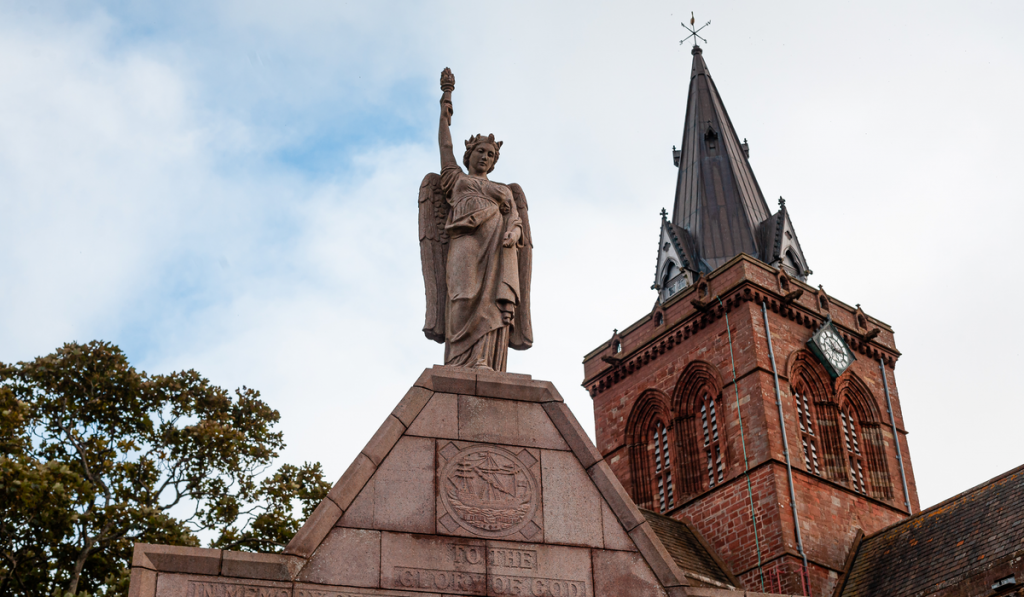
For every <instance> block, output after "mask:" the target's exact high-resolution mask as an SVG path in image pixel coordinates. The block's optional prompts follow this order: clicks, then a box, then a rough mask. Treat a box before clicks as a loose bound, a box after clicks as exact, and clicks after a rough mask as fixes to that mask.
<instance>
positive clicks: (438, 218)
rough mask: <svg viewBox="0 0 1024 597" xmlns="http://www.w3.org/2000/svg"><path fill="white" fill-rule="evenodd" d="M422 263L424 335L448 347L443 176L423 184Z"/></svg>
mask: <svg viewBox="0 0 1024 597" xmlns="http://www.w3.org/2000/svg"><path fill="white" fill-rule="evenodd" d="M419 205H420V262H421V263H422V265H423V286H424V289H425V291H426V295H427V313H426V319H425V321H424V324H423V334H424V335H425V336H426V337H427V338H430V339H431V340H433V341H435V342H440V343H444V310H445V305H446V303H447V301H448V283H447V280H446V277H445V276H446V274H445V265H446V264H447V262H448V233H447V232H445V230H444V225H445V222H446V221H447V220H448V210H449V206H448V202H447V201H445V197H444V191H443V190H441V176H440V175H438V174H435V173H433V172H431V173H430V174H427V175H426V176H424V177H423V182H422V183H420V200H419Z"/></svg>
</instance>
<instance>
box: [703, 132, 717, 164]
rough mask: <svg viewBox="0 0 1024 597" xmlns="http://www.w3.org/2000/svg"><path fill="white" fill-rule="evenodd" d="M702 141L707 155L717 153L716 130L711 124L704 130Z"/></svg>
mask: <svg viewBox="0 0 1024 597" xmlns="http://www.w3.org/2000/svg"><path fill="white" fill-rule="evenodd" d="M704 143H705V144H706V145H707V150H708V155H712V156H713V155H718V131H716V130H715V128H714V127H713V126H711V125H708V129H707V130H706V131H705V132H704Z"/></svg>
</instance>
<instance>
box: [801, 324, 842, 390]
mask: <svg viewBox="0 0 1024 597" xmlns="http://www.w3.org/2000/svg"><path fill="white" fill-rule="evenodd" d="M807 344H808V346H809V347H810V349H811V352H813V353H814V356H816V357H818V360H820V361H821V364H822V365H825V369H827V370H828V373H829V375H831V376H832V377H839V376H840V375H842V374H843V371H846V368H847V367H849V366H850V364H851V363H853V352H852V351H851V350H850V348H849V347H848V346H847V345H846V342H844V341H843V337H842V336H840V335H839V332H838V331H837V330H836V328H835V326H834V325H833V323H832V320H831V319H829V320H826V321H825V323H824V325H822V326H821V327H820V328H819V329H818V331H817V332H815V333H814V335H813V336H811V339H810V340H809V341H808V342H807Z"/></svg>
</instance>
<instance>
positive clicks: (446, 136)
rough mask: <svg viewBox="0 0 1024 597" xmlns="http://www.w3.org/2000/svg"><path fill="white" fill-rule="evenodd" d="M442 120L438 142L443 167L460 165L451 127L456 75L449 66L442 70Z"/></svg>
mask: <svg viewBox="0 0 1024 597" xmlns="http://www.w3.org/2000/svg"><path fill="white" fill-rule="evenodd" d="M441 91H442V93H441V122H440V123H439V125H438V131H437V144H438V146H439V147H440V148H441V168H442V169H444V168H445V166H456V167H458V165H459V162H457V161H456V160H455V152H454V150H453V146H452V131H451V129H450V128H449V127H450V126H451V124H452V114H454V112H455V111H454V109H453V108H452V91H455V75H453V74H452V71H451V70H450V69H448V68H445V69H444V70H443V71H441Z"/></svg>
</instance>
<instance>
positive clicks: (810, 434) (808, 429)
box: [793, 390, 821, 477]
mask: <svg viewBox="0 0 1024 597" xmlns="http://www.w3.org/2000/svg"><path fill="white" fill-rule="evenodd" d="M793 398H794V400H795V401H796V412H797V421H798V422H799V423H800V441H801V442H802V444H803V450H804V467H805V468H806V469H807V472H808V473H811V474H812V475H817V476H819V477H820V476H821V467H820V465H819V464H818V438H817V437H816V436H815V435H814V415H813V414H812V411H811V403H810V402H809V401H808V400H807V394H806V393H801V392H800V391H799V390H793Z"/></svg>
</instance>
